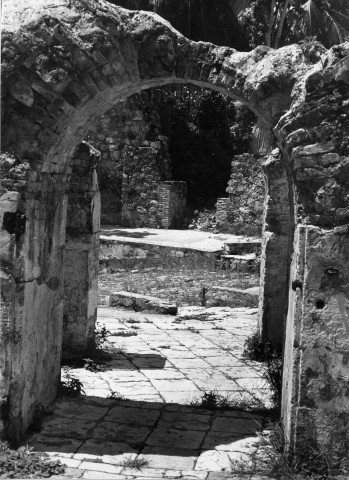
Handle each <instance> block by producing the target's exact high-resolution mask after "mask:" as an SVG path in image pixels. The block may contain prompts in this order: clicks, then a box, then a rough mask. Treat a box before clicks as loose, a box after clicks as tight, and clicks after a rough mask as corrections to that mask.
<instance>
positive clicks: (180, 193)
mask: <svg viewBox="0 0 349 480" xmlns="http://www.w3.org/2000/svg"><path fill="white" fill-rule="evenodd" d="M186 199H187V184H186V182H178V181H173V180H172V181H168V182H162V183H160V185H159V212H160V218H161V223H160V225H161V227H162V228H182V227H183V217H184V211H185V206H186Z"/></svg>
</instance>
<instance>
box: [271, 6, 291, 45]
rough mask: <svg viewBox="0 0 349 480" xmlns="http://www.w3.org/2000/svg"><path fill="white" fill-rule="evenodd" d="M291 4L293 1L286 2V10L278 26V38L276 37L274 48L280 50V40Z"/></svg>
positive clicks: (283, 11)
mask: <svg viewBox="0 0 349 480" xmlns="http://www.w3.org/2000/svg"><path fill="white" fill-rule="evenodd" d="M290 3H291V0H286V2H285V5H284V8H283V10H282V14H281V17H280V21H279V26H278V29H277V33H276V37H275V44H274V48H279V43H280V38H281V35H282V29H283V28H284V23H285V19H286V15H287V11H288V7H289V6H290Z"/></svg>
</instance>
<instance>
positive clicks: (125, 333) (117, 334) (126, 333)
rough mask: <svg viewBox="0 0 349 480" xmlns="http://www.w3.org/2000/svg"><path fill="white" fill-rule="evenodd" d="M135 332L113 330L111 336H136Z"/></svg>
mask: <svg viewBox="0 0 349 480" xmlns="http://www.w3.org/2000/svg"><path fill="white" fill-rule="evenodd" d="M137 335H138V334H137V332H125V331H120V332H114V333H113V336H114V337H134V336H137Z"/></svg>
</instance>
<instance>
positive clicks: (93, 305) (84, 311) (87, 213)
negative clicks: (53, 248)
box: [63, 142, 101, 358]
mask: <svg viewBox="0 0 349 480" xmlns="http://www.w3.org/2000/svg"><path fill="white" fill-rule="evenodd" d="M99 158H100V154H99V152H98V151H97V150H95V149H93V148H92V147H91V146H90V145H88V144H87V143H85V142H83V143H81V144H80V145H79V147H78V148H77V150H76V152H75V155H74V159H73V165H72V168H73V170H72V176H71V182H70V187H69V191H68V192H67V193H68V214H67V229H66V244H65V245H66V247H65V250H66V251H65V273H64V313H63V357H64V358H71V357H76V356H81V354H84V353H85V352H86V351H87V350H88V349H89V348H93V346H94V330H95V322H96V318H97V301H98V258H99V229H100V211H101V208H100V193H99V190H98V182H97V174H96V170H95V167H96V164H97V163H98V162H99Z"/></svg>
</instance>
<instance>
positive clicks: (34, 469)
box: [0, 441, 65, 478]
mask: <svg viewBox="0 0 349 480" xmlns="http://www.w3.org/2000/svg"><path fill="white" fill-rule="evenodd" d="M44 455H45V454H43V453H36V452H34V451H33V449H32V448H28V447H21V448H19V449H18V450H12V449H11V448H10V447H9V446H8V444H7V443H5V442H2V441H0V476H1V477H2V478H47V477H50V476H51V475H61V474H64V472H65V467H64V465H62V464H61V462H60V461H53V460H49V459H48V458H45V456H44ZM4 475H6V476H4Z"/></svg>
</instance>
